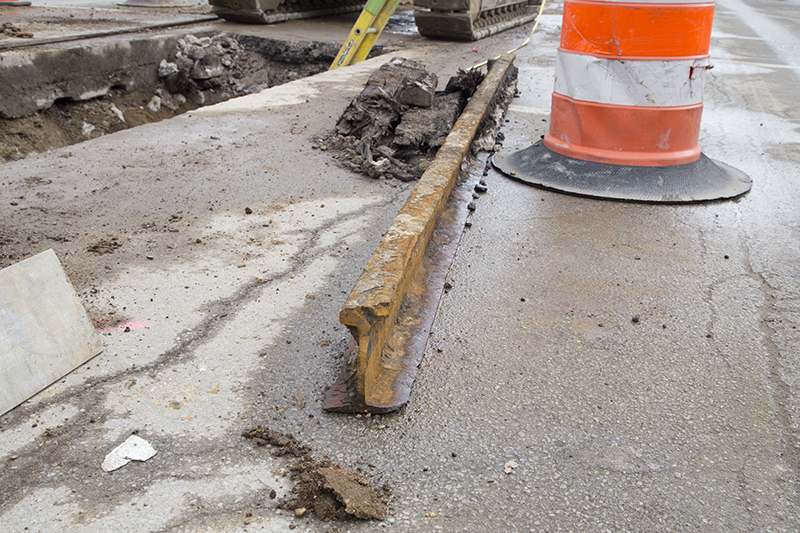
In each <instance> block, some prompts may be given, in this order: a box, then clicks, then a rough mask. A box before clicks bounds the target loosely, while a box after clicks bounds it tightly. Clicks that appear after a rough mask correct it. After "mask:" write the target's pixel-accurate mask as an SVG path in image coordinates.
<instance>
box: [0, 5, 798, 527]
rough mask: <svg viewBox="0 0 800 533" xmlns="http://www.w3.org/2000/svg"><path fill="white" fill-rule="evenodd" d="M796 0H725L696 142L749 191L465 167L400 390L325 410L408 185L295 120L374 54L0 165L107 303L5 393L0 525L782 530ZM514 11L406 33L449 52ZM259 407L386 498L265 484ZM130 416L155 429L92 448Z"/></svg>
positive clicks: (787, 507)
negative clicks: (357, 511) (374, 516)
mask: <svg viewBox="0 0 800 533" xmlns="http://www.w3.org/2000/svg"><path fill="white" fill-rule="evenodd" d="M798 8H800V2H798V1H797V0H791V1H784V2H774V1H761V0H746V1H745V0H730V1H727V2H724V3H722V2H721V3H719V4H718V6H717V12H716V17H715V28H714V34H713V37H712V48H711V53H712V62H713V63H714V65H715V68H714V69H713V70H712V71H710V76H709V78H708V79H707V85H706V91H705V94H706V97H705V112H704V117H703V126H702V131H701V145H702V147H703V150H704V152H705V153H706V154H707V155H708V156H710V157H711V158H713V159H717V160H719V161H722V162H725V163H727V164H729V165H732V166H734V167H736V168H739V169H740V170H742V171H744V172H746V173H747V174H748V175H750V177H751V178H752V179H753V190H752V191H751V192H750V193H749V194H747V195H746V196H744V197H742V198H741V199H738V200H736V201H725V202H714V203H708V204H699V205H684V206H677V205H669V206H664V205H642V204H626V203H615V202H607V201H600V200H590V199H584V198H578V197H573V196H567V195H561V194H557V193H554V192H548V191H543V190H539V189H535V188H532V187H528V186H525V185H522V184H520V183H517V182H514V181H511V180H509V179H507V178H505V177H503V176H501V175H499V174H498V173H496V172H494V171H490V172H489V175H488V176H487V178H486V179H487V182H488V185H489V191H488V192H487V193H486V194H485V195H483V196H481V197H480V198H479V199H478V200H476V204H477V210H476V211H475V213H474V214H473V215H472V217H471V227H469V228H467V229H466V230H465V234H464V237H463V241H462V244H461V248H460V251H459V254H458V256H457V257H456V261H455V264H454V265H453V267H452V270H451V272H450V275H449V278H448V280H449V283H450V285H452V289H450V290H449V292H448V293H447V294H446V295H445V296H444V298H443V300H442V302H441V305H440V308H439V314H438V316H437V319H436V322H435V325H434V331H433V333H432V335H431V338H430V340H429V342H428V347H427V350H426V354H425V358H424V360H423V362H422V365H421V367H420V372H419V376H418V378H417V381H416V383H415V386H414V391H413V393H412V397H411V401H410V403H409V405H408V406H407V407H406V408H405V409H404V410H403V411H401V412H399V413H396V414H392V415H386V416H372V417H365V416H361V417H355V416H346V415H330V414H325V413H323V412H322V411H321V394H322V392H323V390H324V388H325V386H326V385H327V384H329V383H331V382H332V380H333V378H334V377H335V375H336V373H337V372H338V368H339V364H340V363H341V359H340V354H341V352H342V350H343V348H344V345H345V343H346V341H347V336H346V331H345V330H344V328H343V327H342V326H341V325H339V324H338V320H337V315H338V310H339V308H340V307H341V305H342V303H343V301H344V300H345V298H346V295H347V292H348V291H349V290H350V288H351V287H352V285H353V283H354V282H355V279H356V278H357V277H358V275H359V273H360V269H361V268H362V267H363V265H364V264H365V263H366V260H367V258H368V257H369V254H370V253H371V251H372V250H373V249H374V247H375V245H376V244H377V242H378V240H379V239H380V237H381V234H382V232H383V231H385V229H386V228H387V227H388V225H389V223H390V221H391V219H392V217H393V216H394V213H396V211H397V210H398V209H399V207H400V205H402V202H403V201H404V198H405V196H406V195H407V193H408V191H409V190H410V189H409V185H406V184H400V183H396V182H391V181H374V180H371V179H369V178H364V177H362V176H357V175H354V174H351V173H349V172H348V171H346V170H344V169H343V168H341V167H339V166H337V165H336V164H335V163H334V162H333V161H332V160H331V158H330V156H329V154H328V153H326V152H325V151H322V150H319V149H313V148H312V144H314V139H315V138H318V137H320V136H322V135H324V134H326V133H327V132H329V131H330V130H331V128H332V127H333V124H334V122H335V118H336V116H338V114H339V113H340V112H341V111H342V110H343V109H344V107H345V106H346V104H347V102H348V101H349V99H350V98H352V97H353V96H354V95H355V94H357V93H358V91H359V90H360V87H361V86H362V85H363V83H364V81H365V80H366V78H367V76H368V75H369V73H370V72H371V70H372V69H374V68H377V66H379V65H380V64H381V63H382V62H383V59H382V58H377V59H374V60H370V61H369V62H365V63H362V64H361V65H359V66H356V67H352V68H351V69H346V70H340V71H338V72H334V73H326V74H323V75H319V76H317V77H313V78H308V79H305V80H298V81H295V82H292V83H290V84H287V85H284V86H282V87H278V88H274V89H269V90H267V91H265V92H263V93H260V94H258V95H252V96H247V97H243V98H240V99H237V100H232V101H229V102H227V103H225V104H221V105H219V106H215V107H211V108H206V109H204V110H201V111H197V112H192V113H191V116H183V117H180V118H176V119H173V120H170V121H168V122H162V123H158V124H151V125H148V126H143V127H140V128H136V129H133V130H128V131H125V132H120V133H117V134H113V135H109V136H106V137H104V138H100V139H96V140H92V141H89V142H86V143H83V144H80V145H76V146H73V147H69V148H65V149H60V150H54V151H52V152H50V153H47V154H42V155H35V156H31V157H29V158H27V159H25V160H22V161H17V162H13V163H7V164H4V165H3V166H2V167H0V176H2V178H1V179H0V183H1V184H2V190H0V205H2V206H3V207H2V210H0V221H1V222H2V224H3V227H13V228H15V229H18V230H19V231H20V232H23V231H28V232H30V234H32V235H35V236H38V237H36V238H35V239H34V241H36V242H32V243H31V244H30V246H29V251H30V253H34V252H36V251H39V250H40V249H45V248H47V247H53V248H54V249H55V250H56V252H57V253H59V257H60V258H61V259H62V261H63V262H64V263H65V267H66V268H67V270H68V272H69V273H70V275H71V276H72V278H73V283H74V284H75V285H76V287H77V288H78V289H79V293H80V295H81V297H82V299H83V301H84V302H85V305H86V306H87V308H89V309H90V311H91V312H92V313H93V316H94V317H95V318H98V317H99V318H104V319H108V320H110V321H111V322H110V324H113V325H115V326H116V325H125V324H126V323H127V324H129V329H130V331H128V332H125V331H124V329H114V328H112V327H109V328H107V330H106V331H104V336H103V339H104V342H105V346H106V349H105V351H104V352H103V353H102V354H101V355H99V356H98V357H96V358H95V359H93V360H92V361H90V362H89V363H87V364H86V365H84V366H83V367H81V368H79V369H78V370H76V371H75V372H73V373H72V374H70V375H69V376H67V377H66V378H64V380H62V381H60V382H58V383H56V384H55V385H53V386H52V387H50V388H49V389H47V390H46V391H44V392H43V393H41V394H39V395H37V396H36V397H34V398H33V399H31V400H30V401H29V402H27V403H25V404H23V405H22V406H20V407H18V408H17V409H15V410H13V411H11V412H10V413H8V414H6V415H4V416H3V417H2V418H0V426H1V427H2V429H1V430H0V472H1V473H2V474H0V475H2V483H0V495H2V496H1V497H0V516H1V517H2V523H3V524H4V528H6V529H7V530H9V531H24V530H27V531H109V530H114V529H116V530H121V531H244V530H247V531H288V530H289V528H290V527H291V528H294V530H295V531H373V530H384V529H385V530H389V531H474V532H481V531H487V530H495V531H547V532H550V531H709V532H718V531H797V530H798V529H800V508H799V507H798V481H799V479H800V478H799V476H800V434H799V433H798V431H800V430H798V428H799V427H800V360H799V359H798V358H800V337H799V334H798V330H797V326H798V323H800V299H799V298H800V210H799V209H798V207H797V205H796V204H797V198H798V197H800V179H798V178H800V156H799V155H798V154H800V151H799V150H798V147H800V133H799V131H800V130H798V119H800V108H798V100H797V94H798V93H797V89H796V88H797V86H798V82H800V80H799V79H798V77H799V76H798V74H800V58H799V56H798V54H800V52H798V50H800V42H799V41H800V38H798V36H799V35H800V24H798V22H799V19H800V15H798V12H800V11H798ZM560 12H561V4H560V3H557V2H554V3H552V4H549V7H548V9H547V10H546V14H545V16H544V17H543V20H542V24H541V26H540V29H539V30H538V31H537V34H536V35H535V36H534V39H533V42H532V44H531V45H530V46H529V47H527V48H525V49H523V50H521V51H520V52H519V53H518V56H517V65H518V66H519V68H520V82H519V90H520V93H521V95H520V97H519V98H517V99H515V100H514V102H513V104H512V107H511V108H510V110H509V112H508V115H507V117H506V119H507V121H506V123H505V127H504V130H503V131H504V134H505V139H506V140H505V147H504V149H506V150H513V149H518V148H522V147H526V146H528V145H529V144H531V143H532V142H534V141H535V140H538V139H539V137H540V135H543V134H544V133H545V132H546V129H547V122H548V120H549V105H550V104H549V103H550V92H551V90H552V82H553V67H554V59H555V50H556V47H557V44H558V36H559V26H560ZM525 32H526V30H525V29H518V30H514V31H511V32H507V33H505V34H503V35H501V36H496V37H494V38H490V39H487V40H485V41H481V42H479V43H477V44H473V43H438V42H431V41H427V40H424V39H421V38H410V39H408V40H406V41H404V42H403V44H402V46H403V49H402V54H403V55H404V56H406V57H409V58H411V59H416V60H420V61H423V62H425V63H426V64H428V65H429V66H430V67H432V68H434V69H436V70H437V72H441V73H442V75H441V76H440V78H442V79H446V76H447V75H450V74H453V73H454V72H455V70H456V69H457V68H458V67H462V68H463V67H468V66H469V65H470V64H472V62H474V61H477V60H481V59H484V58H485V56H486V55H490V53H499V52H502V51H505V50H507V49H509V48H511V47H513V46H515V45H516V44H517V43H519V42H520V41H521V40H522V38H524V34H525ZM473 46H476V47H478V49H479V52H478V53H475V52H473V51H472V47H473ZM48 180H52V182H50V183H48ZM20 197H22V198H20ZM11 201H14V202H15V203H17V204H18V205H17V206H14V207H13V208H12V207H10V202H11ZM246 207H249V208H251V210H252V211H253V213H252V214H245V208H246ZM56 233H58V234H65V235H68V236H69V242H59V241H53V240H49V241H48V240H46V239H44V238H43V237H41V236H42V235H45V234H56ZM22 235H24V233H22ZM115 236H116V237H117V241H119V242H121V243H122V245H121V247H120V248H119V249H118V250H116V251H114V253H112V254H106V255H103V256H95V255H93V254H89V253H87V252H86V248H87V247H88V246H89V245H90V244H92V243H94V242H96V241H97V240H98V239H111V238H113V237H115ZM151 257H152V259H150V258H151ZM253 425H268V426H270V427H272V428H273V429H276V430H280V431H284V432H291V433H292V434H294V435H295V436H296V437H297V438H298V439H300V440H301V441H303V442H304V443H306V444H308V445H310V446H311V447H312V448H313V450H314V454H315V456H317V457H322V456H323V455H327V456H329V457H330V458H331V459H332V460H333V461H335V462H338V463H340V464H342V465H344V466H346V467H348V468H356V469H360V470H362V471H364V472H365V473H367V474H370V475H371V476H372V478H373V479H374V481H375V482H376V483H377V484H382V483H384V482H388V483H389V484H390V485H391V487H392V492H393V494H394V498H393V500H392V501H391V503H390V513H389V516H388V518H387V520H386V521H384V522H381V523H376V522H371V523H356V522H345V523H333V522H331V523H323V522H320V521H317V520H316V519H315V518H309V517H304V518H297V517H295V516H294V515H293V514H287V513H286V512H284V511H279V510H276V508H275V505H276V503H275V502H276V500H272V499H270V498H269V493H270V491H271V490H275V491H276V493H277V496H278V499H279V498H280V497H282V496H283V495H285V494H286V493H287V491H288V490H290V488H291V482H290V481H289V480H288V479H287V477H286V476H285V473H286V468H287V465H288V464H289V461H288V460H286V459H284V458H275V457H272V456H271V455H270V454H269V452H268V450H266V449H264V448H258V447H256V446H254V445H252V443H251V442H250V441H246V440H245V439H242V438H241V437H240V432H241V431H242V430H243V429H245V428H247V427H251V426H253ZM133 432H136V434H137V435H139V436H140V437H142V438H145V439H146V440H148V441H149V442H150V443H151V444H152V445H153V446H154V448H155V449H156V450H157V452H158V453H157V455H156V456H155V457H153V458H152V459H150V460H148V461H147V462H143V463H134V464H130V465H128V466H126V467H124V468H122V469H120V470H118V471H116V472H113V473H106V472H103V471H102V470H101V468H100V465H101V463H102V461H103V458H104V457H105V455H106V454H107V453H108V452H109V451H111V449H113V448H114V447H115V446H116V445H118V444H119V443H121V442H122V441H123V440H125V439H126V438H127V437H128V436H129V435H131V434H132V433H133Z"/></svg>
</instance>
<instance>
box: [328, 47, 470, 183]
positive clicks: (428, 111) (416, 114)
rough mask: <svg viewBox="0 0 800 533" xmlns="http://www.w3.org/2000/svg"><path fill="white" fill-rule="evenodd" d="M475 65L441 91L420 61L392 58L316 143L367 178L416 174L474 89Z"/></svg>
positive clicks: (405, 177) (416, 176)
mask: <svg viewBox="0 0 800 533" xmlns="http://www.w3.org/2000/svg"><path fill="white" fill-rule="evenodd" d="M482 80H483V74H482V73H481V72H480V71H477V70H470V71H460V72H459V73H458V75H457V76H455V77H453V78H451V79H450V81H449V82H448V83H447V86H446V88H445V89H444V90H443V91H436V86H437V84H438V78H437V76H436V74H434V73H432V72H429V71H428V70H427V69H426V68H425V66H424V65H422V64H420V63H417V62H415V61H409V60H407V59H403V58H394V59H392V61H390V62H389V63H386V64H385V65H383V66H381V68H380V69H378V70H377V71H375V72H374V73H373V74H372V76H370V78H369V80H368V81H367V83H366V86H365V87H364V90H363V91H362V92H361V94H359V95H358V97H356V98H355V99H354V100H353V101H352V102H351V103H350V105H349V106H348V107H347V109H345V111H344V113H342V116H341V117H340V118H339V120H338V122H337V124H336V133H335V134H334V135H333V136H331V137H330V138H328V139H327V140H323V141H320V142H319V143H317V145H316V147H317V148H320V149H324V150H327V149H328V148H333V149H334V158H335V159H337V160H338V161H340V162H342V163H343V164H344V165H345V166H347V167H349V168H351V169H354V170H356V171H358V172H362V173H364V174H366V175H368V176H371V177H373V178H396V179H399V180H402V181H411V180H416V179H419V178H420V176H422V174H423V172H425V170H426V169H427V168H428V165H430V163H431V161H433V158H434V157H435V156H436V152H437V151H438V150H439V148H440V147H441V146H442V145H443V144H444V141H445V139H446V138H447V135H448V134H449V133H450V130H451V129H452V128H453V125H454V124H455V123H456V120H458V117H459V115H461V112H462V111H463V109H464V107H465V106H466V104H467V101H468V100H469V98H470V97H471V96H472V94H473V93H474V92H475V89H476V88H477V87H478V85H480V82H481V81H482Z"/></svg>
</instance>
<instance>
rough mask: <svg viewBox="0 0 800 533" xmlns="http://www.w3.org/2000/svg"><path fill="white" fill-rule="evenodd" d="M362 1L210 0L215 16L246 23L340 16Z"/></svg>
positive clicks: (357, 7) (358, 7)
mask: <svg viewBox="0 0 800 533" xmlns="http://www.w3.org/2000/svg"><path fill="white" fill-rule="evenodd" d="M364 1H365V0H209V4H211V6H212V11H213V12H214V14H216V15H217V16H219V17H221V18H224V19H225V20H229V21H231V22H242V23H245V24H273V23H276V22H284V21H287V20H296V19H305V18H315V17H324V16H328V15H341V14H343V13H352V12H354V11H361V9H362V8H363V7H364Z"/></svg>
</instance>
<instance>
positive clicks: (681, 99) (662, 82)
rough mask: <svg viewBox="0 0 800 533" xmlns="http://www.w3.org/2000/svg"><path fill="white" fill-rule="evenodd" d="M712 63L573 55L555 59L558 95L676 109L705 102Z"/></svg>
mask: <svg viewBox="0 0 800 533" xmlns="http://www.w3.org/2000/svg"><path fill="white" fill-rule="evenodd" d="M708 65H709V61H708V58H705V59H689V60H671V61H660V60H651V61H627V60H617V59H606V58H598V57H594V56H590V55H584V54H573V53H569V52H565V51H563V50H559V51H558V53H557V56H556V79H555V88H554V90H555V92H557V93H559V94H562V95H564V96H569V97H570V98H573V99H575V100H585V101H587V102H597V103H600V104H611V105H632V106H648V107H674V106H685V105H692V104H699V103H702V101H703V80H704V78H705V71H706V70H707V69H708Z"/></svg>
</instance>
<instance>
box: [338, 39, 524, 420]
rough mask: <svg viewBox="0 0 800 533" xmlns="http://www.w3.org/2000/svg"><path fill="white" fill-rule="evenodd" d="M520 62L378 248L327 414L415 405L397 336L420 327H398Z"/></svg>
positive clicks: (457, 135) (352, 314)
mask: <svg viewBox="0 0 800 533" xmlns="http://www.w3.org/2000/svg"><path fill="white" fill-rule="evenodd" d="M513 60H514V56H513V55H508V54H507V55H504V56H501V57H500V58H499V59H497V60H496V61H494V62H493V63H492V65H491V66H490V69H489V72H488V74H487V75H486V77H485V79H484V81H483V82H482V83H481V85H480V86H479V87H478V89H477V91H476V92H475V94H474V95H473V96H472V98H471V99H470V101H469V103H468V104H467V107H466V108H465V110H464V112H463V113H462V114H461V116H460V117H459V119H458V121H457V122H456V124H455V126H453V129H452V131H451V132H450V134H449V135H448V136H447V140H446V141H445V144H444V145H443V146H442V147H441V148H440V149H439V152H438V153H437V155H436V157H435V158H434V160H433V161H432V162H431V164H430V166H429V167H428V169H427V170H426V171H425V173H424V174H423V175H422V177H421V178H420V181H419V183H418V184H417V186H416V187H415V188H414V190H413V191H412V192H411V194H410V195H409V198H408V200H407V201H406V203H405V205H404V206H403V207H402V208H401V210H400V212H399V213H398V215H397V217H396V218H395V220H394V222H393V223H392V224H391V226H390V227H389V229H388V231H387V232H386V234H385V235H384V237H383V239H382V240H381V242H380V244H378V247H377V249H376V250H375V253H374V254H373V255H372V258H371V259H370V260H369V262H368V263H367V266H366V267H365V269H364V271H363V273H362V274H361V276H360V277H359V279H358V281H357V282H356V284H355V287H354V288H353V290H352V291H351V293H350V296H349V297H348V299H347V301H346V302H345V304H344V307H343V308H342V310H341V312H340V313H339V320H340V321H341V323H342V324H344V325H346V326H347V327H348V329H349V330H350V332H351V333H352V335H353V337H354V339H355V341H356V344H357V346H355V347H352V350H353V351H352V353H351V354H350V361H349V362H348V363H346V364H347V365H348V368H346V369H345V372H344V374H343V376H344V378H340V384H339V385H338V386H337V385H334V387H331V389H329V390H328V392H327V393H326V398H325V402H324V407H325V408H326V409H328V410H334V411H351V412H364V411H368V412H388V411H392V410H395V409H398V408H400V407H401V406H402V405H404V404H405V403H406V402H407V401H408V395H409V392H410V388H411V383H410V382H409V381H413V375H412V376H411V377H410V380H409V378H408V377H407V373H406V374H405V375H403V369H404V366H406V365H404V362H403V358H404V357H405V354H404V353H402V352H403V351H404V350H403V346H401V345H402V344H404V340H403V339H404V338H405V339H407V338H408V336H409V332H408V331H403V332H400V334H398V332H396V331H394V330H395V329H398V328H399V329H405V330H407V329H409V328H413V324H412V325H411V326H409V324H408V322H407V321H406V322H405V323H404V324H402V325H399V326H398V314H399V313H401V307H403V306H404V305H405V306H406V307H408V306H409V301H408V300H409V298H408V296H409V291H410V289H411V285H412V283H414V278H415V274H416V273H417V270H418V269H419V267H420V263H421V261H422V258H423V255H424V254H425V249H426V247H427V245H428V242H429V240H430V239H431V235H432V234H433V231H434V228H435V226H436V223H437V221H438V220H439V218H440V216H441V215H442V212H443V211H444V209H445V205H446V204H447V201H448V198H449V197H450V193H451V192H452V191H453V188H454V186H455V184H456V181H457V179H458V175H459V169H460V167H461V163H462V161H463V160H464V158H465V157H466V156H467V154H468V151H469V149H470V145H471V144H472V141H473V140H474V138H475V136H476V134H477V133H478V130H479V127H480V125H481V122H482V120H483V119H484V116H485V115H486V113H487V110H488V109H489V108H490V107H491V104H492V103H493V100H494V99H495V94H496V93H497V92H498V88H499V87H500V86H501V84H502V83H503V81H504V79H505V78H506V75H507V72H509V70H510V69H511V68H512V63H513ZM462 229H463V226H462ZM412 314H413V312H412ZM411 322H413V319H412V321H411ZM398 337H399V338H400V339H401V340H400V341H399V342H398V340H397V339H398ZM390 339H392V340H390ZM416 364H418V361H417V362H416ZM416 364H414V367H416Z"/></svg>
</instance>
